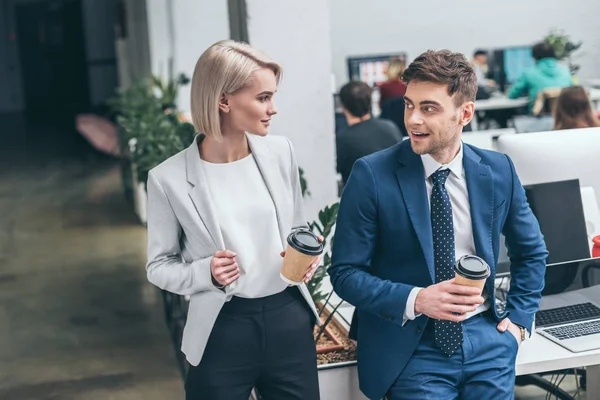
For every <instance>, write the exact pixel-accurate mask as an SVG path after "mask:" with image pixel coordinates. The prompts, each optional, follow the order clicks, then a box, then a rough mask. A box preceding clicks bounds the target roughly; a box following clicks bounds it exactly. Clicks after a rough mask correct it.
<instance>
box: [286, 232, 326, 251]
mask: <svg viewBox="0 0 600 400" xmlns="http://www.w3.org/2000/svg"><path fill="white" fill-rule="evenodd" d="M287 241H288V244H289V245H290V246H292V247H293V248H294V249H296V250H297V251H299V252H300V253H303V254H306V255H309V256H318V255H320V254H321V253H323V244H322V243H321V242H319V238H318V237H317V235H315V234H314V233H312V232H311V231H309V230H308V229H298V230H295V231H293V232H292V233H290V234H289V235H288V238H287Z"/></svg>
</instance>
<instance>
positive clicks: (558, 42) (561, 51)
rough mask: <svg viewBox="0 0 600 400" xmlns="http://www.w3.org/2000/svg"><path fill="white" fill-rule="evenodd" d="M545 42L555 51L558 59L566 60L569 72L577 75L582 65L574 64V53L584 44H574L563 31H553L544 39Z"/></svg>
mask: <svg viewBox="0 0 600 400" xmlns="http://www.w3.org/2000/svg"><path fill="white" fill-rule="evenodd" d="M544 41H545V42H546V43H548V44H549V45H550V46H552V48H553V49H554V53H555V54H556V58H557V59H559V60H565V61H566V62H567V64H568V66H569V70H570V71H571V74H572V75H575V74H576V73H577V71H578V70H579V68H580V65H578V64H574V63H573V53H575V52H576V51H577V50H579V48H580V47H581V45H582V44H583V42H581V41H580V42H573V41H571V38H570V37H569V35H567V34H566V33H565V32H564V31H562V30H557V29H553V30H552V31H550V33H549V34H548V35H547V36H546V37H545V38H544Z"/></svg>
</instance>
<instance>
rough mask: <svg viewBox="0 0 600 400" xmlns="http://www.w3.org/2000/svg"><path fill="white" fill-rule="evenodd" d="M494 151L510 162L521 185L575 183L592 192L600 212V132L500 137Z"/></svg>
mask: <svg viewBox="0 0 600 400" xmlns="http://www.w3.org/2000/svg"><path fill="white" fill-rule="evenodd" d="M496 148H497V150H498V151H499V152H500V153H505V154H507V155H508V156H509V157H510V158H511V159H512V161H513V163H514V164H515V169H516V171H517V175H518V176H519V179H520V180H521V183H523V184H524V185H530V184H534V183H544V182H553V181H563V180H569V179H579V184H580V186H582V187H586V186H589V187H592V188H594V192H595V194H596V198H597V200H598V206H599V208H600V179H598V171H600V157H599V155H600V128H584V129H565V130H559V131H547V132H535V133H522V134H518V135H502V136H500V137H499V138H498V141H497V143H496Z"/></svg>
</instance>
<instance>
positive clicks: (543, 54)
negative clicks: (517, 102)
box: [508, 42, 573, 112]
mask: <svg viewBox="0 0 600 400" xmlns="http://www.w3.org/2000/svg"><path fill="white" fill-rule="evenodd" d="M531 51H532V55H533V58H534V59H535V65H534V66H533V67H531V68H529V69H527V70H526V71H525V72H524V73H523V75H521V77H520V78H519V79H517V81H516V82H515V84H514V85H513V86H512V87H511V88H510V91H509V92H508V98H509V99H516V98H518V97H523V96H529V111H530V112H531V110H532V109H533V105H534V103H535V99H536V97H537V95H538V93H539V92H540V91H542V90H544V89H548V88H563V87H567V86H571V85H572V84H573V79H572V77H571V72H570V71H569V69H568V68H567V67H565V66H562V65H560V64H558V60H557V59H556V54H555V53H554V49H553V48H552V46H550V45H549V44H548V43H546V42H541V43H538V44H536V45H535V46H533V48H532V50H531Z"/></svg>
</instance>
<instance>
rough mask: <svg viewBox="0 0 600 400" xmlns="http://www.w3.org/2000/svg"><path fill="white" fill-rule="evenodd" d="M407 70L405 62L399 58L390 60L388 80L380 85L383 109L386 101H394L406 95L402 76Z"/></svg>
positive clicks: (380, 98)
mask: <svg viewBox="0 0 600 400" xmlns="http://www.w3.org/2000/svg"><path fill="white" fill-rule="evenodd" d="M405 69H406V64H405V63H404V61H402V60H400V59H398V58H392V59H390V61H389V63H388V68H387V77H388V80H387V81H385V82H383V83H381V84H379V85H378V88H379V105H380V107H381V108H383V103H384V102H385V101H386V100H392V99H397V98H401V97H404V93H406V84H405V83H404V82H402V79H401V78H402V74H403V73H404V70H405Z"/></svg>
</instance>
